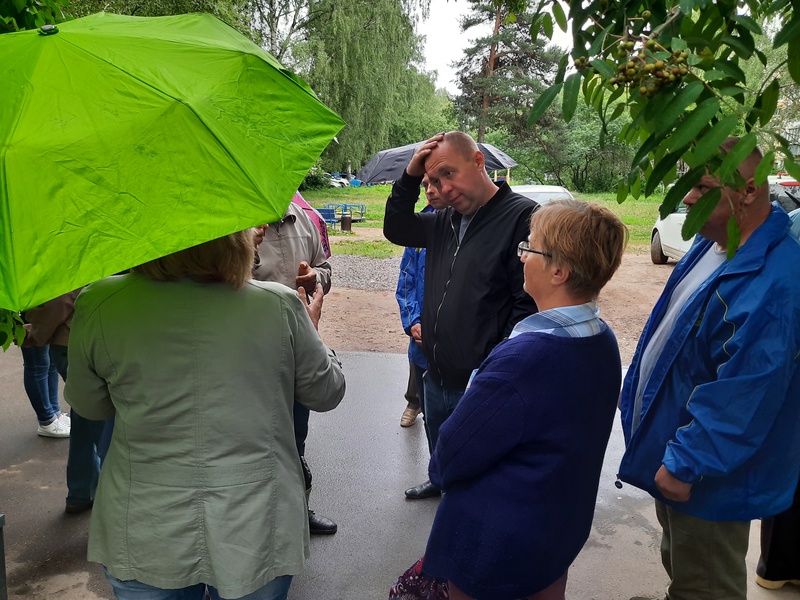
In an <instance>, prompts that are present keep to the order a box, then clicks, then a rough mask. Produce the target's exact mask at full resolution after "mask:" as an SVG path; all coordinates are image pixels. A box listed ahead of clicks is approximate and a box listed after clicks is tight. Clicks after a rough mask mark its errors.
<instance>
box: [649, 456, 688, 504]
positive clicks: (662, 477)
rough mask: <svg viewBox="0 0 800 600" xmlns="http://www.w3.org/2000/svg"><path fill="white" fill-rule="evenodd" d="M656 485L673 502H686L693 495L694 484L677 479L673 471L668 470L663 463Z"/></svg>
mask: <svg viewBox="0 0 800 600" xmlns="http://www.w3.org/2000/svg"><path fill="white" fill-rule="evenodd" d="M655 481H656V487H657V488H658V491H659V492H661V494H662V495H663V496H664V498H666V499H667V500H672V501H673V502H686V501H688V500H689V498H691V497H692V484H691V483H686V482H685V481H681V480H680V479H677V478H676V477H675V476H674V475H673V474H672V473H670V472H669V471H667V467H665V466H664V465H661V468H660V469H659V470H658V473H656V479H655Z"/></svg>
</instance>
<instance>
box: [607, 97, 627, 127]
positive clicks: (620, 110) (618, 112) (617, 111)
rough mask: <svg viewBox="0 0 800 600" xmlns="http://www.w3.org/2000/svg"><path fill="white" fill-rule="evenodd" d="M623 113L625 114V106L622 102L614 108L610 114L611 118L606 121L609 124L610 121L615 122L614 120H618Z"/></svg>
mask: <svg viewBox="0 0 800 600" xmlns="http://www.w3.org/2000/svg"><path fill="white" fill-rule="evenodd" d="M624 112H625V105H624V104H623V103H622V102H620V103H619V104H617V105H616V106H615V107H614V111H613V112H612V113H611V117H610V118H609V119H608V120H609V122H611V121H615V120H616V119H618V118H619V117H620V116H621V115H622V113H624Z"/></svg>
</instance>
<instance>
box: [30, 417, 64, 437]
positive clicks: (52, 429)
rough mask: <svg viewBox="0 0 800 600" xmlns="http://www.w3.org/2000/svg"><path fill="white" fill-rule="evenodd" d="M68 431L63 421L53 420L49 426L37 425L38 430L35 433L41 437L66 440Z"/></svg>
mask: <svg viewBox="0 0 800 600" xmlns="http://www.w3.org/2000/svg"><path fill="white" fill-rule="evenodd" d="M69 429H70V427H69V425H67V424H66V423H65V422H64V421H63V420H61V419H53V422H52V423H50V424H49V425H42V424H41V423H39V429H38V430H37V431H36V433H38V434H39V435H41V436H42V437H52V438H68V437H69Z"/></svg>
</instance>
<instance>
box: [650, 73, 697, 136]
mask: <svg viewBox="0 0 800 600" xmlns="http://www.w3.org/2000/svg"><path fill="white" fill-rule="evenodd" d="M704 89H705V87H704V86H703V82H702V81H698V80H696V79H695V80H694V81H692V82H691V83H689V84H688V85H687V86H686V87H685V88H683V90H682V91H681V92H680V93H679V94H678V96H677V97H676V98H675V100H673V101H672V102H671V103H670V104H669V105H668V106H667V108H666V110H664V112H662V113H661V115H660V116H659V121H658V124H657V125H656V128H655V133H657V134H662V133H666V132H667V131H669V130H670V129H672V127H673V126H674V125H675V122H676V121H677V120H678V118H679V117H680V116H681V115H682V114H683V112H684V111H685V110H686V109H687V108H688V107H689V106H691V105H692V104H694V103H695V100H697V99H698V98H699V97H700V94H702V93H703V90H704Z"/></svg>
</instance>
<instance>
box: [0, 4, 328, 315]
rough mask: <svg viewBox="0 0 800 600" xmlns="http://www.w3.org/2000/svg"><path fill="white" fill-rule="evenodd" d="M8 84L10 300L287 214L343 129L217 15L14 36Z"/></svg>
mask: <svg viewBox="0 0 800 600" xmlns="http://www.w3.org/2000/svg"><path fill="white" fill-rule="evenodd" d="M46 33H48V34H46ZM0 81H2V85H1V86H0V307H3V308H8V309H13V310H21V309H25V308H29V307H31V306H34V305H37V304H40V303H41V302H44V301H46V300H48V299H51V298H54V297H56V296H58V295H60V294H62V293H64V292H67V291H69V290H72V289H75V288H77V287H79V286H81V285H84V284H87V283H90V282H92V281H95V280H97V279H100V278H102V277H104V276H106V275H109V274H113V273H116V272H119V271H121V270H124V269H126V268H129V267H132V266H135V265H138V264H141V263H143V262H147V261H149V260H153V259H155V258H158V257H160V256H164V255H166V254H170V253H172V252H176V251H178V250H182V249H184V248H188V247H190V246H194V245H197V244H200V243H202V242H206V241H208V240H211V239H214V238H217V237H220V236H223V235H227V234H229V233H232V232H234V231H239V230H242V229H245V228H247V227H250V226H253V225H258V224H261V223H270V222H273V221H276V220H277V219H278V218H280V217H281V216H282V215H283V214H284V212H285V210H286V207H287V206H288V205H289V202H290V201H291V199H292V195H293V194H294V192H295V190H296V189H297V187H298V185H299V184H300V182H301V181H302V179H303V177H304V176H305V174H306V172H307V171H308V169H309V168H310V167H311V165H312V164H313V163H314V161H315V160H316V159H317V157H318V156H319V154H320V153H321V152H322V150H323V149H324V148H325V146H326V145H327V144H328V142H329V141H330V139H331V138H332V137H333V136H334V135H335V134H336V133H337V132H338V131H339V130H340V129H341V127H342V126H343V122H342V120H341V119H340V118H339V117H338V116H337V115H335V114H334V113H333V112H331V111H330V110H329V109H328V108H326V107H325V106H324V105H323V104H321V103H320V102H319V100H317V98H316V96H315V95H314V93H313V92H312V91H311V89H310V88H309V87H308V86H307V85H306V84H305V83H304V82H303V81H302V80H300V79H299V78H297V77H296V76H294V75H293V74H292V73H290V72H288V71H286V70H285V69H283V68H282V67H281V65H280V64H279V63H278V62H277V61H276V60H275V59H274V58H273V57H272V56H270V55H269V54H267V53H266V52H264V51H263V50H262V49H261V48H259V47H258V46H256V45H255V44H253V43H252V42H251V41H249V40H248V39H246V38H245V37H244V36H242V35H241V34H239V33H237V32H236V31H235V30H234V29H232V28H230V27H229V26H227V25H225V24H224V23H222V22H221V21H219V20H218V19H216V18H215V17H212V16H211V15H207V14H203V15H200V14H198V15H181V16H176V17H157V18H147V17H125V16H120V15H112V14H98V15H93V16H90V17H85V18H83V19H76V20H74V21H70V22H67V23H63V24H60V25H58V27H57V29H56V30H51V31H49V32H45V31H42V30H40V31H23V32H19V33H8V34H3V35H2V36H0Z"/></svg>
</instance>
